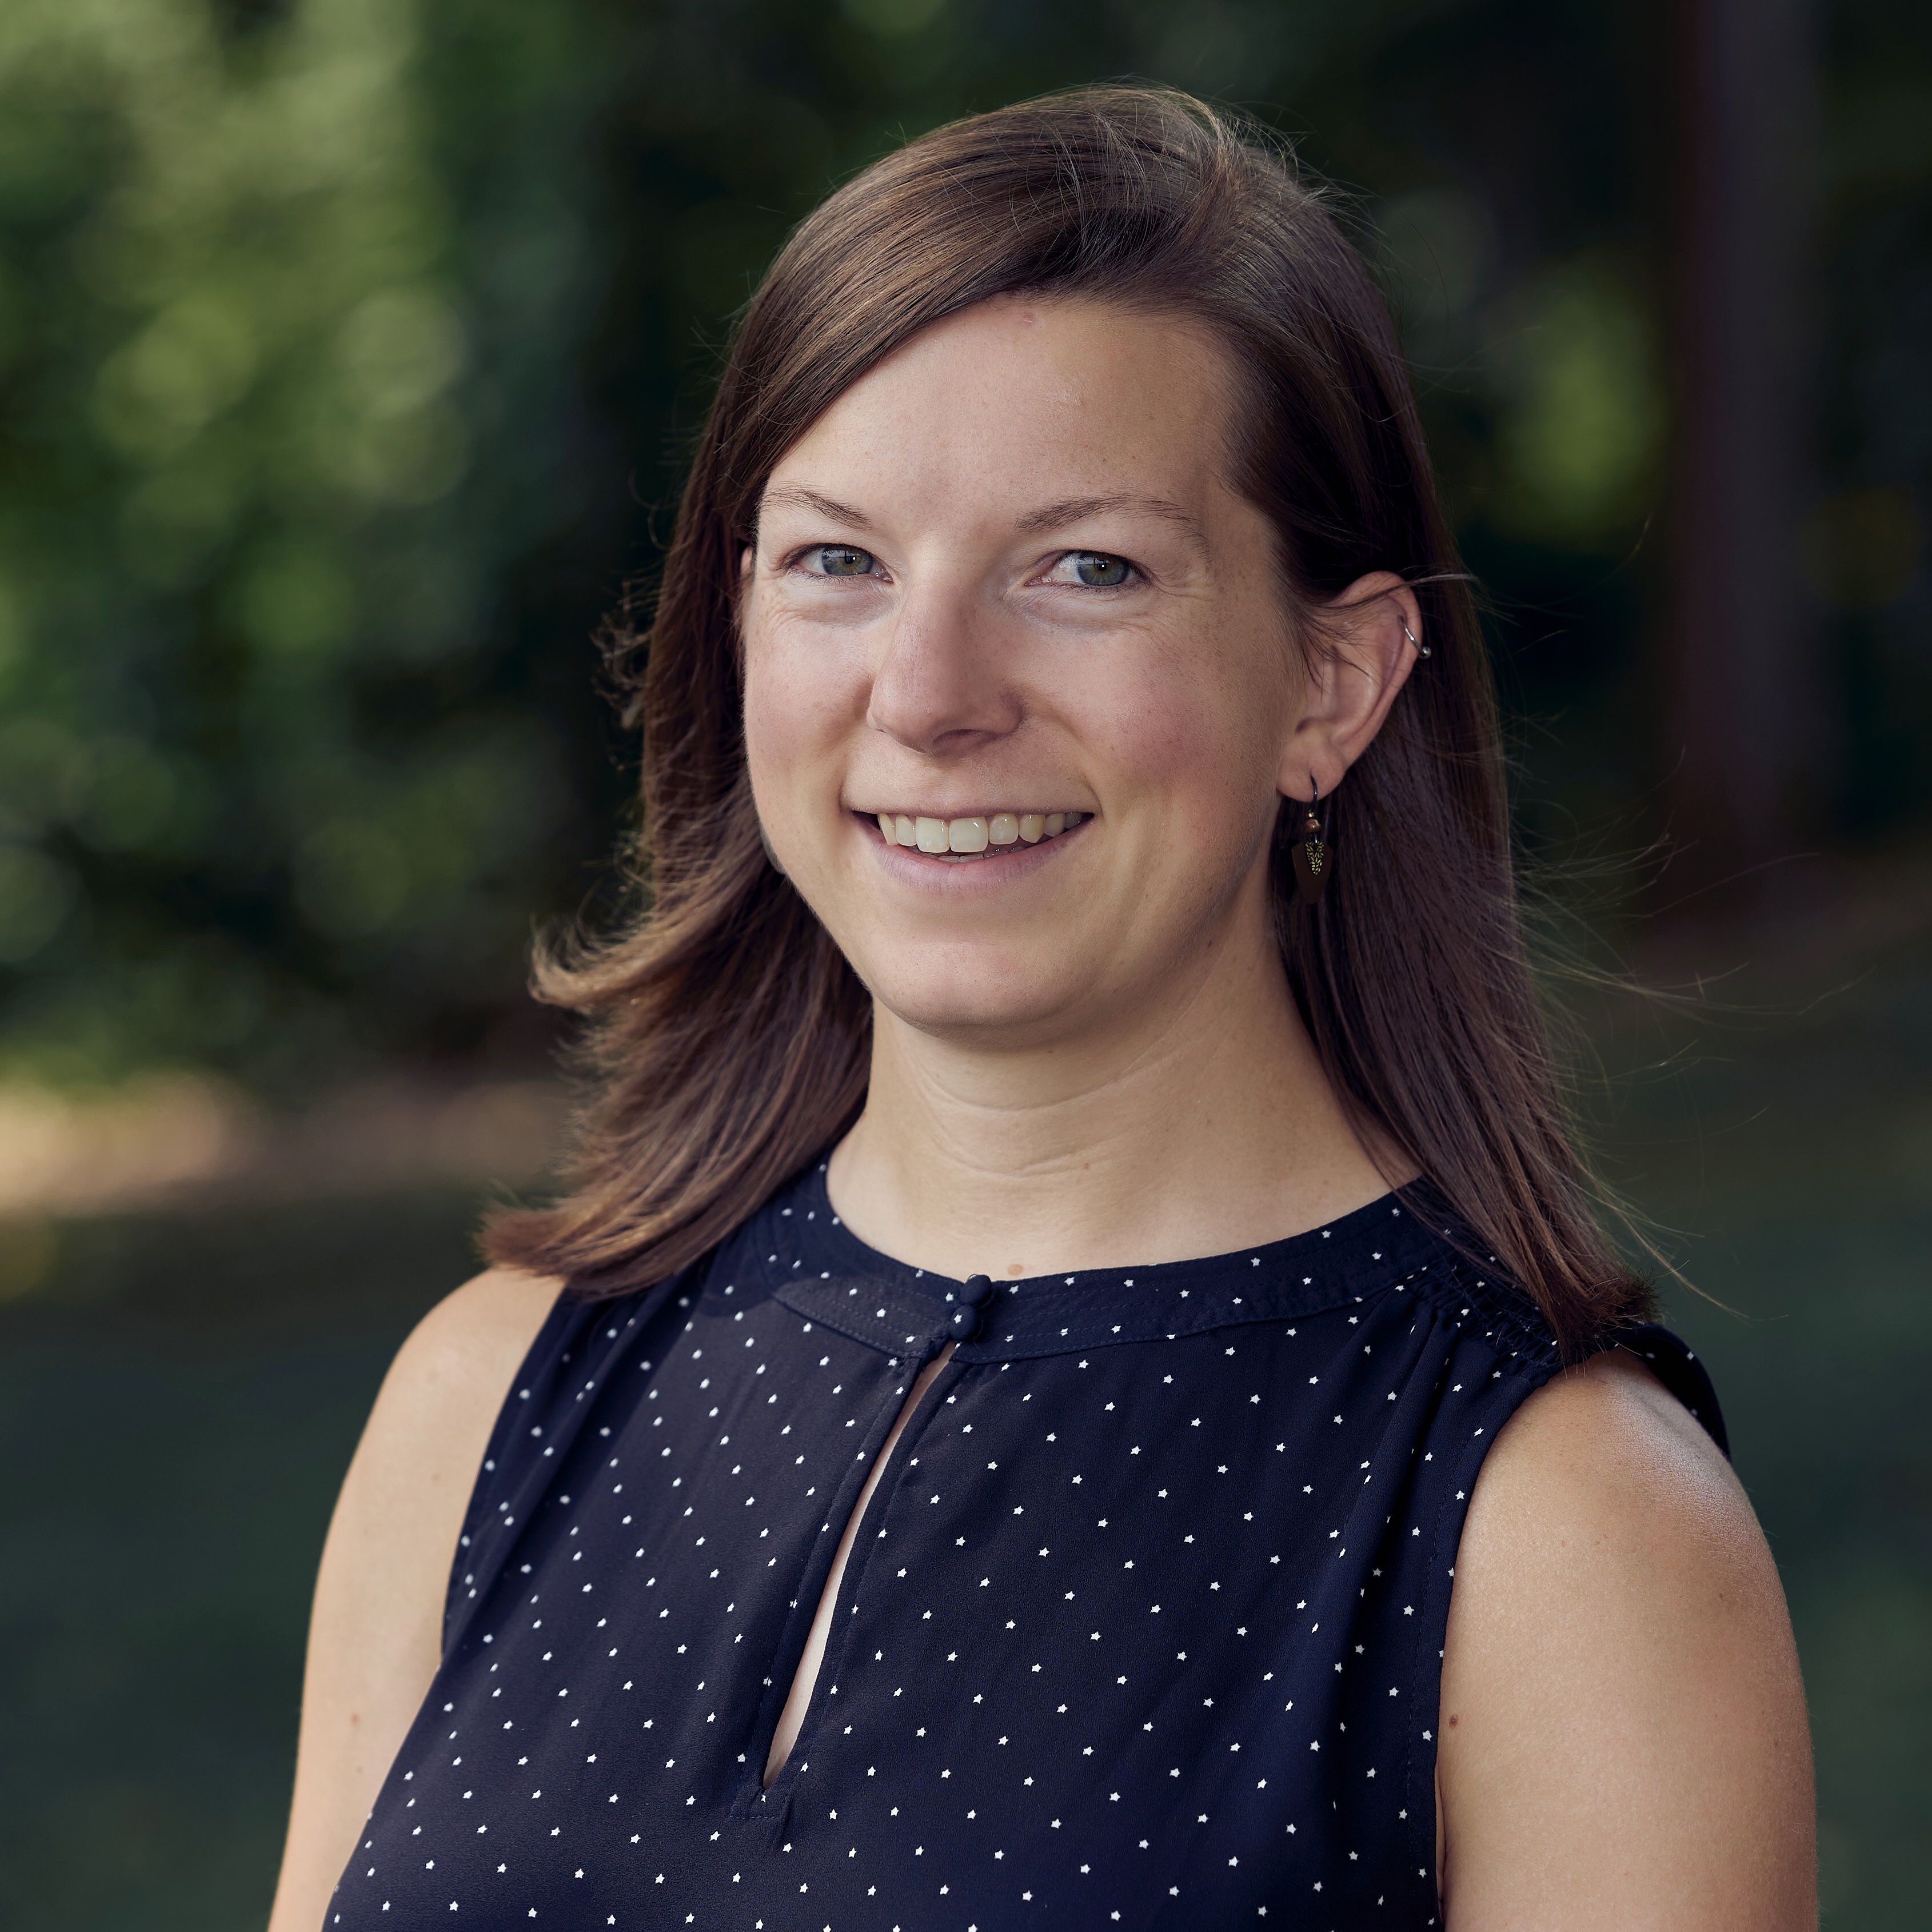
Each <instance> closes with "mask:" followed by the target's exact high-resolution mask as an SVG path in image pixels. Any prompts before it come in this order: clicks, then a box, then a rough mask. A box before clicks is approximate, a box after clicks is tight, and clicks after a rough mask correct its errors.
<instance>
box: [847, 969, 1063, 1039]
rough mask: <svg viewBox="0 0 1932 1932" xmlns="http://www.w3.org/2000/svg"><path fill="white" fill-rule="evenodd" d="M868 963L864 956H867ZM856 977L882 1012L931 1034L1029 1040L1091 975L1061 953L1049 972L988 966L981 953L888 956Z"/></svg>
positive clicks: (1053, 1027) (1052, 1023) (1054, 1026)
mask: <svg viewBox="0 0 1932 1932" xmlns="http://www.w3.org/2000/svg"><path fill="white" fill-rule="evenodd" d="M868 963H869V962H868ZM859 977H861V978H862V980H864V981H865V984H866V986H868V989H870V990H871V995H872V997H873V998H874V999H875V1000H876V1001H877V1002H878V1003H879V1004H880V1006H881V1007H883V1008H884V1009H885V1010H886V1012H888V1013H890V1014H892V1016H893V1017H894V1018H895V1019H898V1020H900V1021H901V1022H903V1023H904V1025H907V1026H909V1027H911V1028H913V1029H914V1030H915V1031H918V1032H919V1033H922V1034H930V1035H932V1037H934V1038H935V1039H939V1040H960V1041H962V1042H963V1041H969V1040H970V1041H976V1042H978V1043H983V1044H986V1045H989V1046H990V1045H995V1044H998V1043H1002V1041H1003V1038H1004V1041H1005V1042H1007V1043H1011V1044H1013V1045H1014V1046H1019V1045H1022V1044H1033V1043H1036V1042H1037V1038H1038V1036H1039V1035H1040V1034H1042V1033H1052V1032H1055V1031H1058V1030H1059V1029H1060V1028H1061V1027H1063V1026H1064V1025H1066V1024H1067V1022H1068V1021H1069V1020H1070V1019H1072V1018H1073V1016H1074V1014H1075V1013H1076V1012H1077V1011H1078V1010H1079V1008H1080V1007H1082V1005H1083V1004H1085V1003H1086V1001H1087V1000H1088V999H1091V996H1092V982H1091V980H1089V979H1087V978H1085V977H1083V976H1082V974H1079V972H1078V971H1076V970H1070V968H1069V967H1068V965H1067V963H1066V962H1065V961H1064V959H1063V960H1062V961H1061V964H1060V965H1059V967H1058V970H1057V971H1054V972H1053V973H1052V974H1050V975H1049V974H1042V973H1038V972H1027V971H1000V970H998V968H990V967H989V962H986V961H985V960H984V959H980V960H978V961H977V962H971V965H966V966H962V963H961V962H944V963H941V962H913V961H903V960H901V961H895V962H892V963H891V964H889V965H886V966H884V967H883V969H882V970H880V971H877V972H876V973H868V972H865V971H861V973H860V975H859Z"/></svg>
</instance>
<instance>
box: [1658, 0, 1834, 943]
mask: <svg viewBox="0 0 1932 1932" xmlns="http://www.w3.org/2000/svg"><path fill="white" fill-rule="evenodd" d="M1673 11H1674V12H1675V14H1676V33H1677V34H1678V35H1679V60H1680V63H1681V65H1680V74H1681V77H1682V87H1681V93H1680V111H1681V113H1682V138H1681V148H1680V152H1681V155H1682V169H1681V173H1680V177H1679V178H1680V181H1681V184H1682V186H1681V193H1682V202H1681V205H1680V209H1679V227H1678V246H1679V272H1678V317H1677V331H1678V341H1677V352H1678V353H1677V365H1678V366H1677V380H1678V392H1679V393H1678V410H1679V413H1678V424H1679V446H1678V462H1677V474H1676V487H1675V505H1674V532H1673V574H1674V577H1675V609H1674V611H1673V616H1672V622H1671V626H1670V631H1671V634H1670V692H1669V700H1670V714H1669V715H1670V732H1669V739H1670V742H1669V743H1668V746H1667V748H1668V750H1669V751H1670V754H1671V763H1672V781H1671V787H1670V789H1671V807H1672V819H1671V826H1670V835H1671V841H1672V844H1673V848H1674V852H1675V857H1674V859H1673V864H1672V866H1671V869H1670V875H1669V877H1668V879H1667V882H1666V895H1667V897H1668V898H1670V899H1672V900H1673V901H1676V900H1679V899H1681V898H1682V897H1683V896H1684V895H1685V894H1687V893H1695V894H1697V895H1699V897H1700V899H1702V900H1703V902H1704V903H1705V904H1707V905H1709V907H1710V908H1711V909H1712V910H1717V909H1718V906H1719V905H1728V906H1730V907H1733V908H1734V909H1739V910H1742V909H1743V908H1744V907H1747V906H1748V905H1751V904H1754V903H1757V902H1760V901H1762V899H1763V897H1764V896H1765V895H1766V892H1767V891H1769V892H1773V893H1775V892H1776V890H1777V887H1778V875H1779V874H1781V873H1782V872H1784V871H1787V869H1788V868H1784V867H1783V866H1781V865H1779V864H1778V861H1781V860H1782V859H1787V858H1788V857H1790V856H1792V855H1793V854H1794V853H1796V852H1797V851H1798V850H1800V849H1801V848H1802V846H1803V844H1805V841H1806V838H1807V835H1808V833H1810V832H1812V831H1814V829H1815V828H1816V826H1817V820H1818V817H1819V812H1818V809H1817V799H1818V795H1819V785H1820V778H1821V777H1822V775H1823V766H1824V763H1825V760H1826V753H1827V751H1828V749H1829V742H1830V738H1831V733H1830V732H1829V730H1828V728H1827V726H1826V717H1825V702H1824V698H1825V694H1824V688H1823V685H1824V680H1823V678H1822V676H1820V668H1819V666H1818V664H1817V649H1816V643H1817V637H1818V634H1819V628H1820V627H1819V624H1818V622H1817V615H1816V613H1815V612H1814V608H1813V607H1812V602H1811V597H1810V595H1809V593H1808V590H1807V589H1806V586H1805V582H1804V580H1803V577H1802V574H1801V573H1800V570H1799V559H1798V547H1799V546H1798V536H1799V528H1798V526H1799V519H1800V516H1801V514H1802V508H1803V503H1804V496H1805V487H1806V485H1805V474H1806V462H1807V455H1808V450H1807V442H1808V430H1809V427H1810V422H1811V403H1812V396H1811V392H1812V389H1813V374H1812V367H1811V356H1810V354H1809V353H1808V351H1809V348H1810V341H1811V333H1812V332H1811V330H1810V329H1809V328H1808V326H1807V323H1806V311H1807V309H1808V306H1809V303H1808V292H1807V290H1806V289H1805V266H1806V263H1807V260H1808V257H1809V255H1810V253H1811V247H1810V243H1811V229H1812V226H1813V207H1814V194H1815V190H1814V175H1815V163H1814V157H1815V154H1816V145H1817V144H1816V140H1815V137H1814V126H1813V123H1814V66H1815V56H1814V46H1813V40H1812V35H1813V31H1814V23H1813V20H1812V17H1811V0H1681V4H1680V7H1679V8H1676V9H1673ZM1705 895H1710V897H1709V898H1706V897H1705ZM1714 901H1715V902H1714Z"/></svg>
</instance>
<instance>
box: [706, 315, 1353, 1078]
mask: <svg viewBox="0 0 1932 1932" xmlns="http://www.w3.org/2000/svg"><path fill="white" fill-rule="evenodd" d="M1232 388H1233V385H1232V382H1231V381H1230V380H1229V376H1228V374H1227V368H1226V363H1225V362H1224V361H1223V358H1222V355H1221V353H1220V350H1219V349H1218V348H1217V347H1215V346H1214V344H1211V342H1209V341H1208V340H1207V339H1206V338H1205V337H1204V336H1203V335H1202V334H1201V333H1200V332H1199V331H1197V330H1195V329H1192V328H1190V327H1189V326H1187V325H1186V324H1184V323H1178V322H1174V321H1169V320H1161V319H1159V318H1156V317H1146V316H1139V315H1134V314H1124V313H1122V312H1121V311H1116V310H1113V309H1109V308H1105V307H1102V306H1100V305H1094V304H1091V303H1083V302H1061V303H1045V304H1043V303H1038V302H1028V301H1025V300H1021V299H1001V300H999V301H996V302H988V303H986V304H984V305H981V306H980V307H979V308H974V309H971V310H969V311H966V312H965V313H963V314H960V315H959V316H956V317H952V318H950V319H949V320H947V321H946V322H944V323H940V324H938V325H936V326H935V327H933V328H932V329H929V330H927V331H926V332H924V333H923V334H922V335H919V336H918V337H917V338H915V339H914V340H913V341H911V342H910V343H909V344H907V346H906V347H904V348H902V349H901V350H899V351H898V352H897V353H895V355H894V356H892V357H891V358H889V359H888V360H887V361H886V362H884V363H883V364H881V365H880V367H879V368H877V369H875V370H874V371H872V372H871V374H868V375H867V376H866V377H864V378H863V379H862V380H861V381H859V382H858V383H855V384H854V385H853V386H852V388H851V389H849V390H847V392H845V394H844V395H843V396H841V398H839V400H838V401H837V402H836V403H835V404H833V406H832V407H831V408H830V409H829V410H827V411H826V414H825V415H824V416H823V418H822V419H820V421H819V422H818V423H817V425H815V426H814V428H812V429H811V431H810V432H809V433H808V434H807V435H806V436H805V437H803V438H802V439H801V440H800V441H799V443H796V445H795V446H793V448H792V449H791V450H790V452H788V453H787V455H786V456H785V458H784V460H783V461H782V462H781V463H779V465H778V467H777V469H775V471H774V472H773V474H772V478H771V480H770V482H769V485H768V487H767V488H766V492H765V494H764V498H763V504H762V507H761V509H760V519H759V526H758V531H757V543H756V546H755V549H754V550H747V552H746V553H745V560H744V568H745V584H744V591H745V595H744V598H743V603H742V623H743V627H744V636H745V736H746V741H747V745H748V752H749V757H750V763H751V782H752V786H753V790H754V794H755V796H756V798H757V806H758V811H759V814H760V817H761V818H762V820H763V823H764V826H765V828H766V835H767V837H768V838H769V840H770V842H771V844H772V849H773V850H774V851H775V853H776V854H777V856H778V859H779V861H780V862H781V864H782V865H783V866H784V870H785V871H786V872H787V874H789V875H790V878H791V879H792V880H793V883H794V884H795V885H796V886H797V888H798V889H799V891H800V892H802V894H803V895H804V896H805V899H806V900H807V901H808V903H809V904H811V907H812V908H813V910H814V911H815V912H816V913H817V914H818V916H820V919H823V922H824V923H825V925H826V927H827V928H828V929H829V931H830V932H831V934H832V937H833V938H834V939H835V941H837V943H838V945H839V946H840V947H841V949H842V950H843V951H844V953H845V956H846V957H847V959H849V960H850V962H851V963H852V965H853V967H854V968H855V969H856V971H857V972H858V974H859V977H860V978H861V979H862V980H863V981H864V982H865V984H866V986H868V988H869V989H871V992H872V993H873V995H874V997H875V998H877V1000H878V1001H880V1002H881V1003H883V1005H884V1006H885V1007H886V1008H888V1009H889V1010H890V1011H891V1012H892V1013H895V1014H897V1015H898V1016H900V1017H901V1019H904V1020H905V1021H906V1022H908V1023H909V1024H910V1025H913V1026H914V1027H916V1028H919V1029H920V1030H922V1031H926V1032H928V1033H932V1034H939V1035H941V1036H946V1037H960V1038H975V1039H978V1040H982V1041H983V1042H985V1043H987V1044H989V1045H992V1044H996V1043H1007V1044H1012V1045H1016V1046H1018V1045H1024V1044H1028V1043H1032V1044H1050V1043H1053V1042H1054V1041H1055V1040H1058V1039H1063V1038H1066V1037H1068V1036H1069V1034H1070V1031H1071V1032H1077V1031H1081V1030H1082V1029H1084V1028H1088V1027H1091V1026H1092V1025H1094V1024H1096V1023H1099V1024H1101V1025H1106V1023H1107V1022H1109V1020H1110V1019H1111V1020H1113V1021H1117V1022H1130V1023H1131V1022H1133V1019H1135V1018H1136V1016H1137V1015H1138V1014H1139V1013H1140V1012H1141V1011H1142V1010H1145V1009H1147V1008H1148V1007H1150V1005H1151V1004H1158V1003H1160V1002H1161V1001H1171V1000H1172V999H1173V998H1175V997H1176V996H1177V992H1184V991H1185V989H1187V988H1188V987H1190V986H1194V985H1198V984H1199V983H1201V980H1202V975H1203V974H1204V972H1205V971H1207V970H1208V969H1209V968H1211V966H1212V965H1214V963H1215V962H1216V961H1217V959H1220V960H1221V961H1222V962H1223V963H1226V956H1228V955H1229V953H1230V950H1231V949H1232V950H1234V951H1235V952H1236V953H1239V952H1240V951H1241V949H1243V948H1244V947H1245V949H1246V950H1247V954H1248V955H1249V956H1250V957H1252V956H1254V955H1255V953H1256V949H1258V948H1259V949H1261V950H1263V951H1265V953H1266V954H1267V956H1268V958H1270V959H1272V956H1273V951H1272V940H1271V932H1270V917H1271V914H1270V909H1269V903H1268V882H1267V853H1268V845H1269V841H1270V838H1271V832H1272V830H1273V827H1274V821H1275V816H1276V811H1277V804H1278V802H1279V799H1280V796H1281V795H1282V793H1283V791H1284V790H1292V791H1293V792H1295V793H1297V794H1298V795H1299V796H1303V797H1306V796H1307V774H1306V773H1305V772H1301V771H1299V770H1296V769H1292V763H1293V760H1294V759H1295V757H1296V756H1297V755H1298V750H1299V747H1300V745H1301V740H1300V739H1298V736H1297V725H1298V721H1299V720H1300V719H1301V714H1302V700H1303V694H1304V677H1303V675H1302V673H1301V667H1300V660H1299V655H1298V652H1297V650H1296V649H1295V646H1294V645H1293V643H1292V638H1291V634H1290V629H1289V623H1288V621H1287V619H1286V613H1285V610H1284V607H1283V603H1282V601H1281V598H1280V590H1279V586H1278V584H1277V579H1276V574H1275V568H1274V562H1273V559H1272V556H1271V533H1270V531H1269V529H1268V525H1267V523H1266V522H1265V520H1264V519H1263V518H1262V515H1261V514H1260V513H1259V511H1256V509H1255V508H1253V506H1252V505H1250V504H1249V503H1247V502H1244V500H1243V499H1241V498H1240V497H1239V496H1236V495H1235V493H1234V492H1233V490H1232V489H1231V488H1230V487H1229V485H1228V483H1227V481H1226V478H1225V476H1224V473H1223V472H1224V469H1225V464H1226V445H1227V435H1226V428H1227V411H1228V408H1229V397H1230V395H1231V393H1232ZM1306 736H1307V734H1306V733H1305V732H1304V733H1303V734H1302V738H1303V739H1305V738H1306ZM1323 790H1328V781H1326V780H1325V781H1324V784H1323ZM882 821H885V822H886V823H889V824H890V826H892V832H893V834H894V837H893V839H892V840H891V841H889V839H888V838H887V836H886V833H885V832H884V831H883V830H882V829H881V823H882ZM1062 824H1064V826H1066V827H1067V829H1062V830H1058V832H1056V829H1055V828H1056V827H1058V826H1061V825H1062ZM935 847H937V848H940V849H937V850H935V849H933V848H935Z"/></svg>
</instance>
